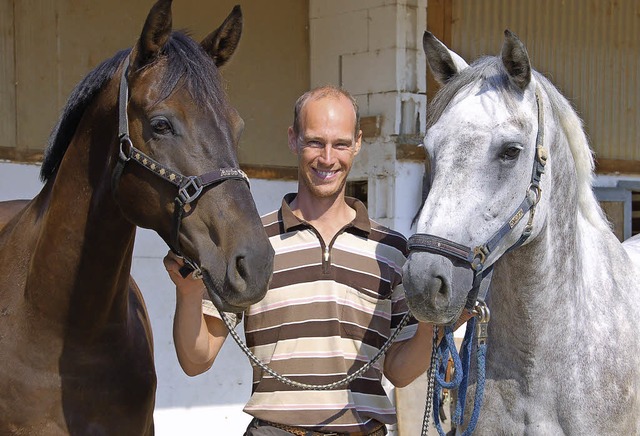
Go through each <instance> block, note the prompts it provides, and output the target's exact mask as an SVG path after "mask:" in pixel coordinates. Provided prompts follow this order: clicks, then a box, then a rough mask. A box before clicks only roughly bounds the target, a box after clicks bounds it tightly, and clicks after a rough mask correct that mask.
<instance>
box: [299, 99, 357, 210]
mask: <svg viewBox="0 0 640 436" xmlns="http://www.w3.org/2000/svg"><path fill="white" fill-rule="evenodd" d="M288 133H289V148H290V149H291V151H292V152H293V153H294V154H296V155H297V156H298V179H299V180H298V182H299V186H298V194H299V195H305V194H306V193H309V194H311V195H312V196H315V197H320V198H327V197H334V196H337V195H340V194H344V187H345V184H346V179H347V175H348V174H349V171H350V170H351V166H352V165H353V159H354V157H355V156H356V155H357V154H358V152H359V151H360V146H361V140H362V132H361V131H360V129H359V113H358V105H357V104H356V102H355V100H354V99H353V97H351V95H350V94H349V93H348V92H346V91H344V90H342V89H339V88H336V87H332V86H325V87H322V88H317V89H314V90H311V91H309V92H307V93H305V94H303V95H302V96H301V97H300V98H299V99H298V101H297V102H296V106H295V110H294V120H293V125H292V126H291V127H289V132H288Z"/></svg>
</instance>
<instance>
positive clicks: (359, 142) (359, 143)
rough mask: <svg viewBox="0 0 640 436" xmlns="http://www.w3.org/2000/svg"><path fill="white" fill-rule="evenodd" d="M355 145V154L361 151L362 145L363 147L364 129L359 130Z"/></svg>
mask: <svg viewBox="0 0 640 436" xmlns="http://www.w3.org/2000/svg"><path fill="white" fill-rule="evenodd" d="M354 145H355V147H354V153H353V155H354V156H355V155H356V154H358V153H360V147H362V130H358V136H357V137H356V143H355V144H354Z"/></svg>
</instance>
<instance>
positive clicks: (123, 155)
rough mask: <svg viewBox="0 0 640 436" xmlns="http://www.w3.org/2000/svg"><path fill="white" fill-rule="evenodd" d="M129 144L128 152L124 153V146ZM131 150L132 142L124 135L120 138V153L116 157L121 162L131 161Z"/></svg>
mask: <svg viewBox="0 0 640 436" xmlns="http://www.w3.org/2000/svg"><path fill="white" fill-rule="evenodd" d="M125 143H126V144H129V150H128V151H127V152H126V153H125V151H124V149H123V147H122V146H123V145H124V144H125ZM132 149H133V142H131V138H129V135H127V134H126V133H125V134H123V135H121V136H120V151H119V152H118V157H119V158H120V160H121V161H122V162H128V161H129V159H131V150H132Z"/></svg>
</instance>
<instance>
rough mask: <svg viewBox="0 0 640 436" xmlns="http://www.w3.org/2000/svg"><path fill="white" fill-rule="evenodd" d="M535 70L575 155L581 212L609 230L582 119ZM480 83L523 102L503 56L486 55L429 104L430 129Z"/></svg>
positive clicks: (511, 101)
mask: <svg viewBox="0 0 640 436" xmlns="http://www.w3.org/2000/svg"><path fill="white" fill-rule="evenodd" d="M532 71H533V76H534V80H535V81H536V83H537V84H538V86H540V87H541V88H542V89H543V90H544V93H545V94H546V96H547V98H548V100H549V104H550V106H551V107H552V109H553V110H552V116H554V117H555V118H556V120H557V123H558V125H559V126H560V127H561V129H562V131H563V133H564V136H565V140H566V142H567V145H568V147H569V149H570V151H571V155H572V156H573V161H574V164H575V172H576V176H577V177H576V186H577V190H578V191H577V192H578V208H579V210H580V212H581V213H582V215H583V216H584V217H585V218H586V219H587V220H588V221H589V222H591V223H592V225H594V226H595V227H596V228H600V229H605V228H606V229H607V230H609V229H610V225H609V222H608V221H607V219H606V217H605V215H604V213H603V212H602V209H601V208H600V206H599V204H598V202H597V200H596V198H595V195H594V193H593V188H592V186H593V174H594V167H595V164H594V159H593V153H592V152H591V148H590V147H589V141H588V140H587V136H586V134H585V132H584V128H583V124H582V120H581V119H580V117H579V116H578V114H577V113H576V111H575V109H574V108H573V106H572V105H571V103H570V102H569V101H568V100H567V99H566V98H565V97H564V96H563V95H562V94H561V93H560V91H559V90H558V89H557V88H556V87H555V86H554V85H553V84H552V83H551V81H549V80H548V79H547V78H546V77H544V76H543V75H542V74H541V73H539V72H538V71H536V70H532ZM478 83H480V86H481V89H491V90H493V91H496V92H498V93H499V94H500V96H501V97H502V98H503V101H504V102H505V104H506V105H507V107H508V108H509V109H510V110H514V111H515V110H516V109H517V104H518V103H519V102H520V101H521V99H522V96H523V91H522V90H520V89H519V88H518V87H517V86H515V85H514V84H513V83H512V82H511V80H510V79H509V75H508V73H507V70H506V69H505V67H504V65H503V63H502V60H501V59H500V57H496V56H485V57H481V58H479V59H478V60H476V61H475V62H473V63H472V64H471V65H470V67H469V68H465V69H464V70H462V71H461V72H460V73H458V74H457V75H455V76H454V77H453V78H452V79H451V80H450V81H449V82H448V83H447V84H446V86H443V87H442V88H441V89H440V90H439V91H438V93H437V94H436V96H435V97H434V98H433V100H432V101H431V103H430V104H429V112H428V116H427V130H428V129H429V128H430V127H431V126H433V125H434V124H435V123H436V122H437V121H438V119H439V118H440V117H441V116H442V114H443V112H444V111H445V110H446V109H447V107H448V105H449V104H450V103H451V101H452V100H453V99H454V97H456V96H457V95H459V93H460V92H463V91H465V90H470V89H472V88H473V87H475V86H476V85H477V84H478Z"/></svg>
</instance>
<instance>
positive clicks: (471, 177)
mask: <svg viewBox="0 0 640 436" xmlns="http://www.w3.org/2000/svg"><path fill="white" fill-rule="evenodd" d="M423 44H424V50H425V53H426V55H427V60H428V63H429V66H430V68H431V70H432V71H433V72H434V76H435V77H436V79H437V80H438V81H439V82H440V83H441V84H443V87H442V89H441V90H440V91H439V92H438V94H437V95H436V97H435V98H434V100H433V102H432V103H431V105H430V113H429V116H428V117H429V118H428V122H427V133H426V136H425V139H424V146H425V148H426V151H427V154H428V159H429V161H430V167H431V173H430V177H431V185H430V186H431V188H430V191H429V193H428V195H427V197H426V200H425V202H424V204H423V206H422V209H421V211H420V213H419V215H418V220H417V231H418V234H417V235H415V237H412V238H410V251H411V253H410V256H409V259H408V262H407V263H406V265H405V267H404V268H405V269H404V286H405V289H406V292H407V297H408V303H409V306H410V308H411V310H412V312H413V313H414V314H415V315H416V317H418V318H419V319H421V320H425V321H431V322H435V323H438V324H450V323H453V322H455V321H456V320H457V319H458V317H459V315H460V313H461V311H462V310H463V308H464V307H465V306H467V307H468V308H470V307H471V306H472V305H473V301H469V300H470V297H469V294H470V292H471V291H472V289H474V288H475V292H479V290H478V288H477V287H479V286H480V284H482V279H483V278H484V274H485V273H487V272H489V271H490V270H491V268H492V267H493V264H494V263H495V262H496V261H497V260H498V259H499V258H500V257H501V256H502V255H503V254H505V253H506V252H507V251H509V250H510V249H513V248H515V247H516V246H519V245H521V244H527V243H529V242H530V241H531V240H533V239H535V237H536V235H537V234H538V233H539V232H540V231H541V229H542V228H543V226H544V223H545V219H546V218H545V217H546V214H547V209H548V207H547V203H546V200H545V199H544V196H541V193H542V192H546V191H548V189H549V186H550V185H549V184H550V181H549V177H548V176H544V177H542V173H543V172H545V171H546V172H549V171H548V170H549V169H550V168H549V166H548V165H546V164H547V151H546V149H545V148H544V145H545V144H544V143H545V142H546V141H545V139H544V129H545V126H544V124H545V118H544V107H545V105H546V104H548V103H545V100H544V98H543V92H542V90H541V89H538V88H539V86H538V82H539V75H537V73H536V74H533V73H532V69H531V65H530V61H529V56H528V54H527V50H526V48H525V46H524V44H523V43H522V42H521V41H520V40H519V39H518V38H517V37H516V36H515V35H514V34H513V33H511V32H510V31H505V39H504V45H503V47H502V52H501V55H500V56H498V57H487V58H483V59H480V60H478V61H476V62H474V63H473V64H471V65H468V64H467V63H466V62H465V61H464V60H463V59H462V58H461V57H460V56H458V55H457V54H455V53H453V52H451V51H450V50H449V49H448V48H447V47H446V46H445V45H444V44H443V43H441V42H440V41H438V40H437V39H436V38H435V37H434V36H433V35H432V34H430V33H429V32H425V34H424V39H423ZM541 199H542V201H540V200H541ZM534 216H535V219H533V217H534ZM420 235H422V236H420ZM420 238H422V239H420ZM412 242H413V248H412ZM480 292H482V291H480ZM472 294H473V293H472ZM474 298H475V295H473V298H471V300H473V299H474Z"/></svg>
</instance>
